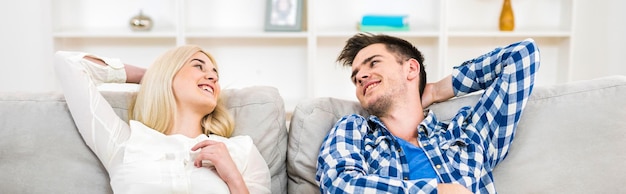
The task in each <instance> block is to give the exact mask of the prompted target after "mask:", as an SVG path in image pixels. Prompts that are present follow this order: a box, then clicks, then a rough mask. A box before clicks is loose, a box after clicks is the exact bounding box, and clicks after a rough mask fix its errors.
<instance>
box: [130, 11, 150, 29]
mask: <svg viewBox="0 0 626 194" xmlns="http://www.w3.org/2000/svg"><path fill="white" fill-rule="evenodd" d="M152 25H153V23H152V19H151V18H150V17H148V16H146V15H143V11H142V10H139V14H138V15H136V16H133V17H132V18H130V28H131V29H132V30H133V31H149V30H150V29H152Z"/></svg>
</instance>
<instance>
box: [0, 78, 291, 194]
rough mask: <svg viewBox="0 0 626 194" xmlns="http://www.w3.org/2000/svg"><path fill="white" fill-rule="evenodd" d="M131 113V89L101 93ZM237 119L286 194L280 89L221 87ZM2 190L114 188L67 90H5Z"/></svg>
mask: <svg viewBox="0 0 626 194" xmlns="http://www.w3.org/2000/svg"><path fill="white" fill-rule="evenodd" d="M102 94H103V96H104V97H105V99H107V101H108V102H109V104H111V106H112V107H113V108H114V110H115V112H116V113H117V114H118V115H119V116H120V117H122V118H123V119H126V118H127V106H128V102H129V100H130V99H131V97H132V95H133V93H132V92H102ZM222 94H223V95H224V97H225V99H228V100H227V101H226V104H227V108H228V110H229V111H230V112H231V113H232V115H233V116H234V119H235V125H236V129H235V132H234V134H233V135H249V136H250V137H251V138H252V139H253V141H254V144H255V145H256V146H257V148H258V149H259V151H260V152H261V155H263V158H264V159H265V161H266V162H267V164H268V167H269V169H270V172H271V175H272V193H286V189H287V184H286V182H287V175H286V164H285V160H286V153H287V152H286V149H287V127H286V122H285V109H284V103H283V99H282V97H281V96H280V94H279V92H278V90H277V89H276V88H274V87H269V86H254V87H248V88H242V89H225V90H223V91H222ZM0 193H112V191H111V188H110V185H109V177H108V174H107V172H106V170H105V169H104V167H103V166H102V165H101V163H100V161H99V160H98V158H96V156H95V155H94V154H93V153H92V152H91V150H89V148H88V147H87V146H86V145H85V143H84V142H83V140H82V138H81V136H80V134H79V133H78V131H77V129H76V126H75V125H74V122H73V120H72V117H71V115H70V113H69V110H68V109H67V105H66V103H65V100H64V97H63V94H62V93H60V92H53V93H2V94H0Z"/></svg>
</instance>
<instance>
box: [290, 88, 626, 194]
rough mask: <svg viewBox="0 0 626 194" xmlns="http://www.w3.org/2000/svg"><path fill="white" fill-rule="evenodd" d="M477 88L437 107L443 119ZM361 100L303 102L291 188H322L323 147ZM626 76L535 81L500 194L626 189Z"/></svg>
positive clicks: (293, 133) (296, 123)
mask: <svg viewBox="0 0 626 194" xmlns="http://www.w3.org/2000/svg"><path fill="white" fill-rule="evenodd" d="M478 97H479V96H478V95H476V94H474V95H468V96H464V97H460V98H455V99H452V100H449V101H446V102H444V103H440V104H435V105H433V106H431V108H430V109H431V111H434V112H435V113H436V114H437V118H439V119H444V120H445V119H450V118H452V116H454V114H455V113H456V111H455V110H458V108H460V107H462V106H467V105H472V104H474V103H475V102H476V101H477V100H478ZM356 112H358V113H364V111H363V110H362V109H361V108H360V106H359V104H358V103H357V102H351V101H345V100H339V99H333V98H317V99H313V100H309V101H307V102H303V103H301V104H300V105H298V106H297V107H296V109H295V111H294V113H293V118H292V120H291V123H290V129H289V146H288V150H287V174H288V176H289V183H288V189H289V193H319V189H318V187H317V185H316V184H315V165H316V162H317V151H318V150H319V147H320V145H321V143H322V140H323V138H324V136H325V135H326V133H327V132H328V131H329V130H330V128H332V127H333V124H334V121H337V120H338V119H339V118H340V117H342V116H343V115H346V114H349V113H356ZM625 161H626V76H617V77H605V78H602V79H596V80H589V81H580V82H572V83H567V84H560V85H553V86H544V87H535V89H534V91H533V94H532V95H531V97H530V99H529V102H528V104H527V107H526V110H525V112H524V113H523V116H522V118H521V121H520V123H519V126H518V130H517V134H516V137H515V139H514V141H513V145H511V150H510V152H509V155H508V156H507V158H506V159H505V160H504V161H503V162H502V163H500V165H499V166H497V167H496V169H495V171H494V172H493V173H494V179H495V184H496V189H497V190H498V192H499V193H626V187H625V186H624V183H626V165H625V164H626V162H625Z"/></svg>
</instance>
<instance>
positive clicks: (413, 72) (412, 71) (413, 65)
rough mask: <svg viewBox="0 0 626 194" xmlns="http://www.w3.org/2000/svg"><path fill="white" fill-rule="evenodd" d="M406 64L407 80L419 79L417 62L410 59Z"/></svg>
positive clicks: (418, 64)
mask: <svg viewBox="0 0 626 194" xmlns="http://www.w3.org/2000/svg"><path fill="white" fill-rule="evenodd" d="M407 63H409V73H408V75H407V78H406V79H407V80H413V79H417V78H419V74H420V70H421V69H420V63H419V62H417V60H415V59H413V58H411V59H409V61H407Z"/></svg>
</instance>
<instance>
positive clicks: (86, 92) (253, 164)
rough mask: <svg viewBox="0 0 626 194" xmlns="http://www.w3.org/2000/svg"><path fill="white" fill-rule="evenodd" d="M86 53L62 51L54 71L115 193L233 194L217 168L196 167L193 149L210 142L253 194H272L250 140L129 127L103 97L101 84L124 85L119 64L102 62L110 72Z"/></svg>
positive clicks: (266, 171) (136, 125)
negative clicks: (221, 150)
mask: <svg viewBox="0 0 626 194" xmlns="http://www.w3.org/2000/svg"><path fill="white" fill-rule="evenodd" d="M86 55H88V54H87V53H81V52H66V51H58V52H57V53H56V61H55V68H56V72H57V76H58V77H59V79H60V81H61V86H62V88H63V91H64V94H65V99H66V101H67V106H68V107H69V109H70V112H71V113H72V117H73V118H74V122H75V124H76V126H77V128H78V130H79V131H80V134H81V136H82V137H83V139H84V141H85V143H86V144H87V145H88V146H89V148H91V150H92V151H93V152H94V153H95V154H96V155H97V156H98V158H99V159H100V161H101V162H102V164H103V165H104V167H105V168H106V169H107V171H108V173H109V177H110V179H111V187H112V188H113V191H114V192H115V193H229V190H228V186H227V185H226V183H225V182H224V181H223V180H222V179H221V178H220V177H219V175H218V174H217V172H216V171H215V169H214V168H212V167H202V168H197V167H195V166H194V165H193V161H194V159H195V158H196V154H197V153H198V152H199V150H198V151H195V152H192V151H191V148H192V147H193V146H194V145H196V144H197V143H198V142H201V141H204V140H207V139H210V140H214V141H220V142H223V143H224V144H225V145H226V146H227V148H228V151H229V153H230V155H231V157H232V159H233V161H234V162H235V164H236V166H237V168H238V169H239V172H240V173H241V174H242V175H243V179H244V181H245V182H246V185H247V186H248V189H249V191H250V193H270V186H271V185H270V180H271V178H270V172H269V169H268V167H267V164H266V163H265V160H264V159H263V157H262V156H261V154H260V153H259V151H258V150H257V149H256V147H255V145H254V144H253V142H252V139H251V138H250V137H248V136H236V137H231V138H225V137H221V136H217V135H211V136H210V137H207V136H206V135H199V136H198V137H196V138H189V137H186V136H184V135H165V134H163V133H160V132H158V131H156V130H154V129H151V128H149V127H147V126H145V125H143V124H142V123H140V122H138V121H134V120H131V121H130V122H129V123H126V122H125V121H124V120H122V119H121V118H119V117H118V116H117V114H115V112H114V111H113V108H112V107H111V105H109V103H108V102H107V101H106V100H105V99H104V98H103V97H102V95H101V94H100V93H99V92H98V89H97V87H96V85H98V84H100V83H112V82H113V83H123V82H125V80H126V73H125V71H124V65H123V63H122V62H121V61H120V60H119V59H111V58H103V57H97V56H93V55H90V56H93V57H96V58H100V59H102V60H104V61H105V62H106V63H107V64H109V66H102V65H98V64H95V63H93V62H91V61H89V60H86V59H84V58H83V57H84V56H86Z"/></svg>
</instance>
